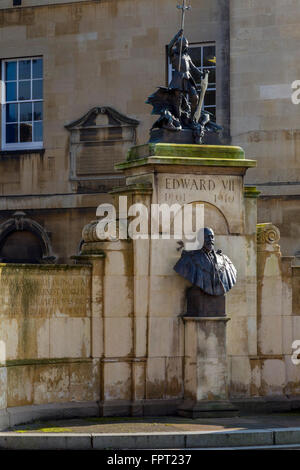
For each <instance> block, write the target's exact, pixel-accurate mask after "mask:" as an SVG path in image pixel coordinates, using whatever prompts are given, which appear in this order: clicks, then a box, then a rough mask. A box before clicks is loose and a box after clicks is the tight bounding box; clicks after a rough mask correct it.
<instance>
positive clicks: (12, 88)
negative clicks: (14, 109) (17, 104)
mask: <svg viewBox="0 0 300 470" xmlns="http://www.w3.org/2000/svg"><path fill="white" fill-rule="evenodd" d="M16 100H17V82H9V83H7V84H6V101H16Z"/></svg>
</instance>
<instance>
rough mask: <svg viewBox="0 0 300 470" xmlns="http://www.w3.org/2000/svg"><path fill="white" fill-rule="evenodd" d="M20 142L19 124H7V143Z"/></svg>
mask: <svg viewBox="0 0 300 470" xmlns="http://www.w3.org/2000/svg"><path fill="white" fill-rule="evenodd" d="M15 142H18V124H7V125H6V143H7V144H13V143H15Z"/></svg>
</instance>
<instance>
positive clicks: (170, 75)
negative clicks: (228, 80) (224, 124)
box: [168, 42, 217, 115]
mask: <svg viewBox="0 0 300 470" xmlns="http://www.w3.org/2000/svg"><path fill="white" fill-rule="evenodd" d="M207 46H214V47H216V43H215V42H197V43H192V44H189V49H192V48H195V47H198V48H199V47H201V64H203V48H204V47H207ZM197 68H198V69H199V70H203V69H210V68H211V69H214V70H215V73H216V81H215V85H214V86H210V84H208V88H207V90H206V91H214V92H215V93H216V104H215V105H205V103H204V106H203V107H204V109H207V110H208V111H209V109H210V108H214V110H215V115H216V114H217V90H216V87H217V70H216V69H217V68H216V65H211V66H206V67H197ZM172 73H173V68H172V64H171V62H170V57H168V84H170V82H171V80H172ZM204 101H205V99H204Z"/></svg>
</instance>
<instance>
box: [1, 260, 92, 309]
mask: <svg viewBox="0 0 300 470" xmlns="http://www.w3.org/2000/svg"><path fill="white" fill-rule="evenodd" d="M32 271H33V272H29V269H28V268H25V269H24V270H23V269H22V268H19V269H18V270H16V273H14V274H13V273H11V272H9V273H4V272H3V270H2V276H1V283H0V298H1V302H2V308H1V313H0V316H2V315H4V316H5V317H16V316H21V317H22V316H25V317H44V318H45V317H46V318H49V317H53V316H54V317H57V316H58V317H59V316H71V317H86V316H89V315H90V275H89V272H85V271H82V272H81V273H80V272H76V273H74V272H72V270H71V269H69V270H68V272H67V274H66V272H64V271H61V270H59V271H56V272H55V271H54V270H53V269H51V270H49V272H47V271H46V270H45V269H43V271H41V272H34V271H36V270H35V269H32Z"/></svg>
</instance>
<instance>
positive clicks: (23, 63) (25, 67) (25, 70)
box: [19, 60, 31, 80]
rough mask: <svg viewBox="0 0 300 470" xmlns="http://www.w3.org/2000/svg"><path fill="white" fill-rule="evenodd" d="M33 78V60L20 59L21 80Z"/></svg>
mask: <svg viewBox="0 0 300 470" xmlns="http://www.w3.org/2000/svg"><path fill="white" fill-rule="evenodd" d="M28 78H31V60H20V61H19V80H25V79H28Z"/></svg>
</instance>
